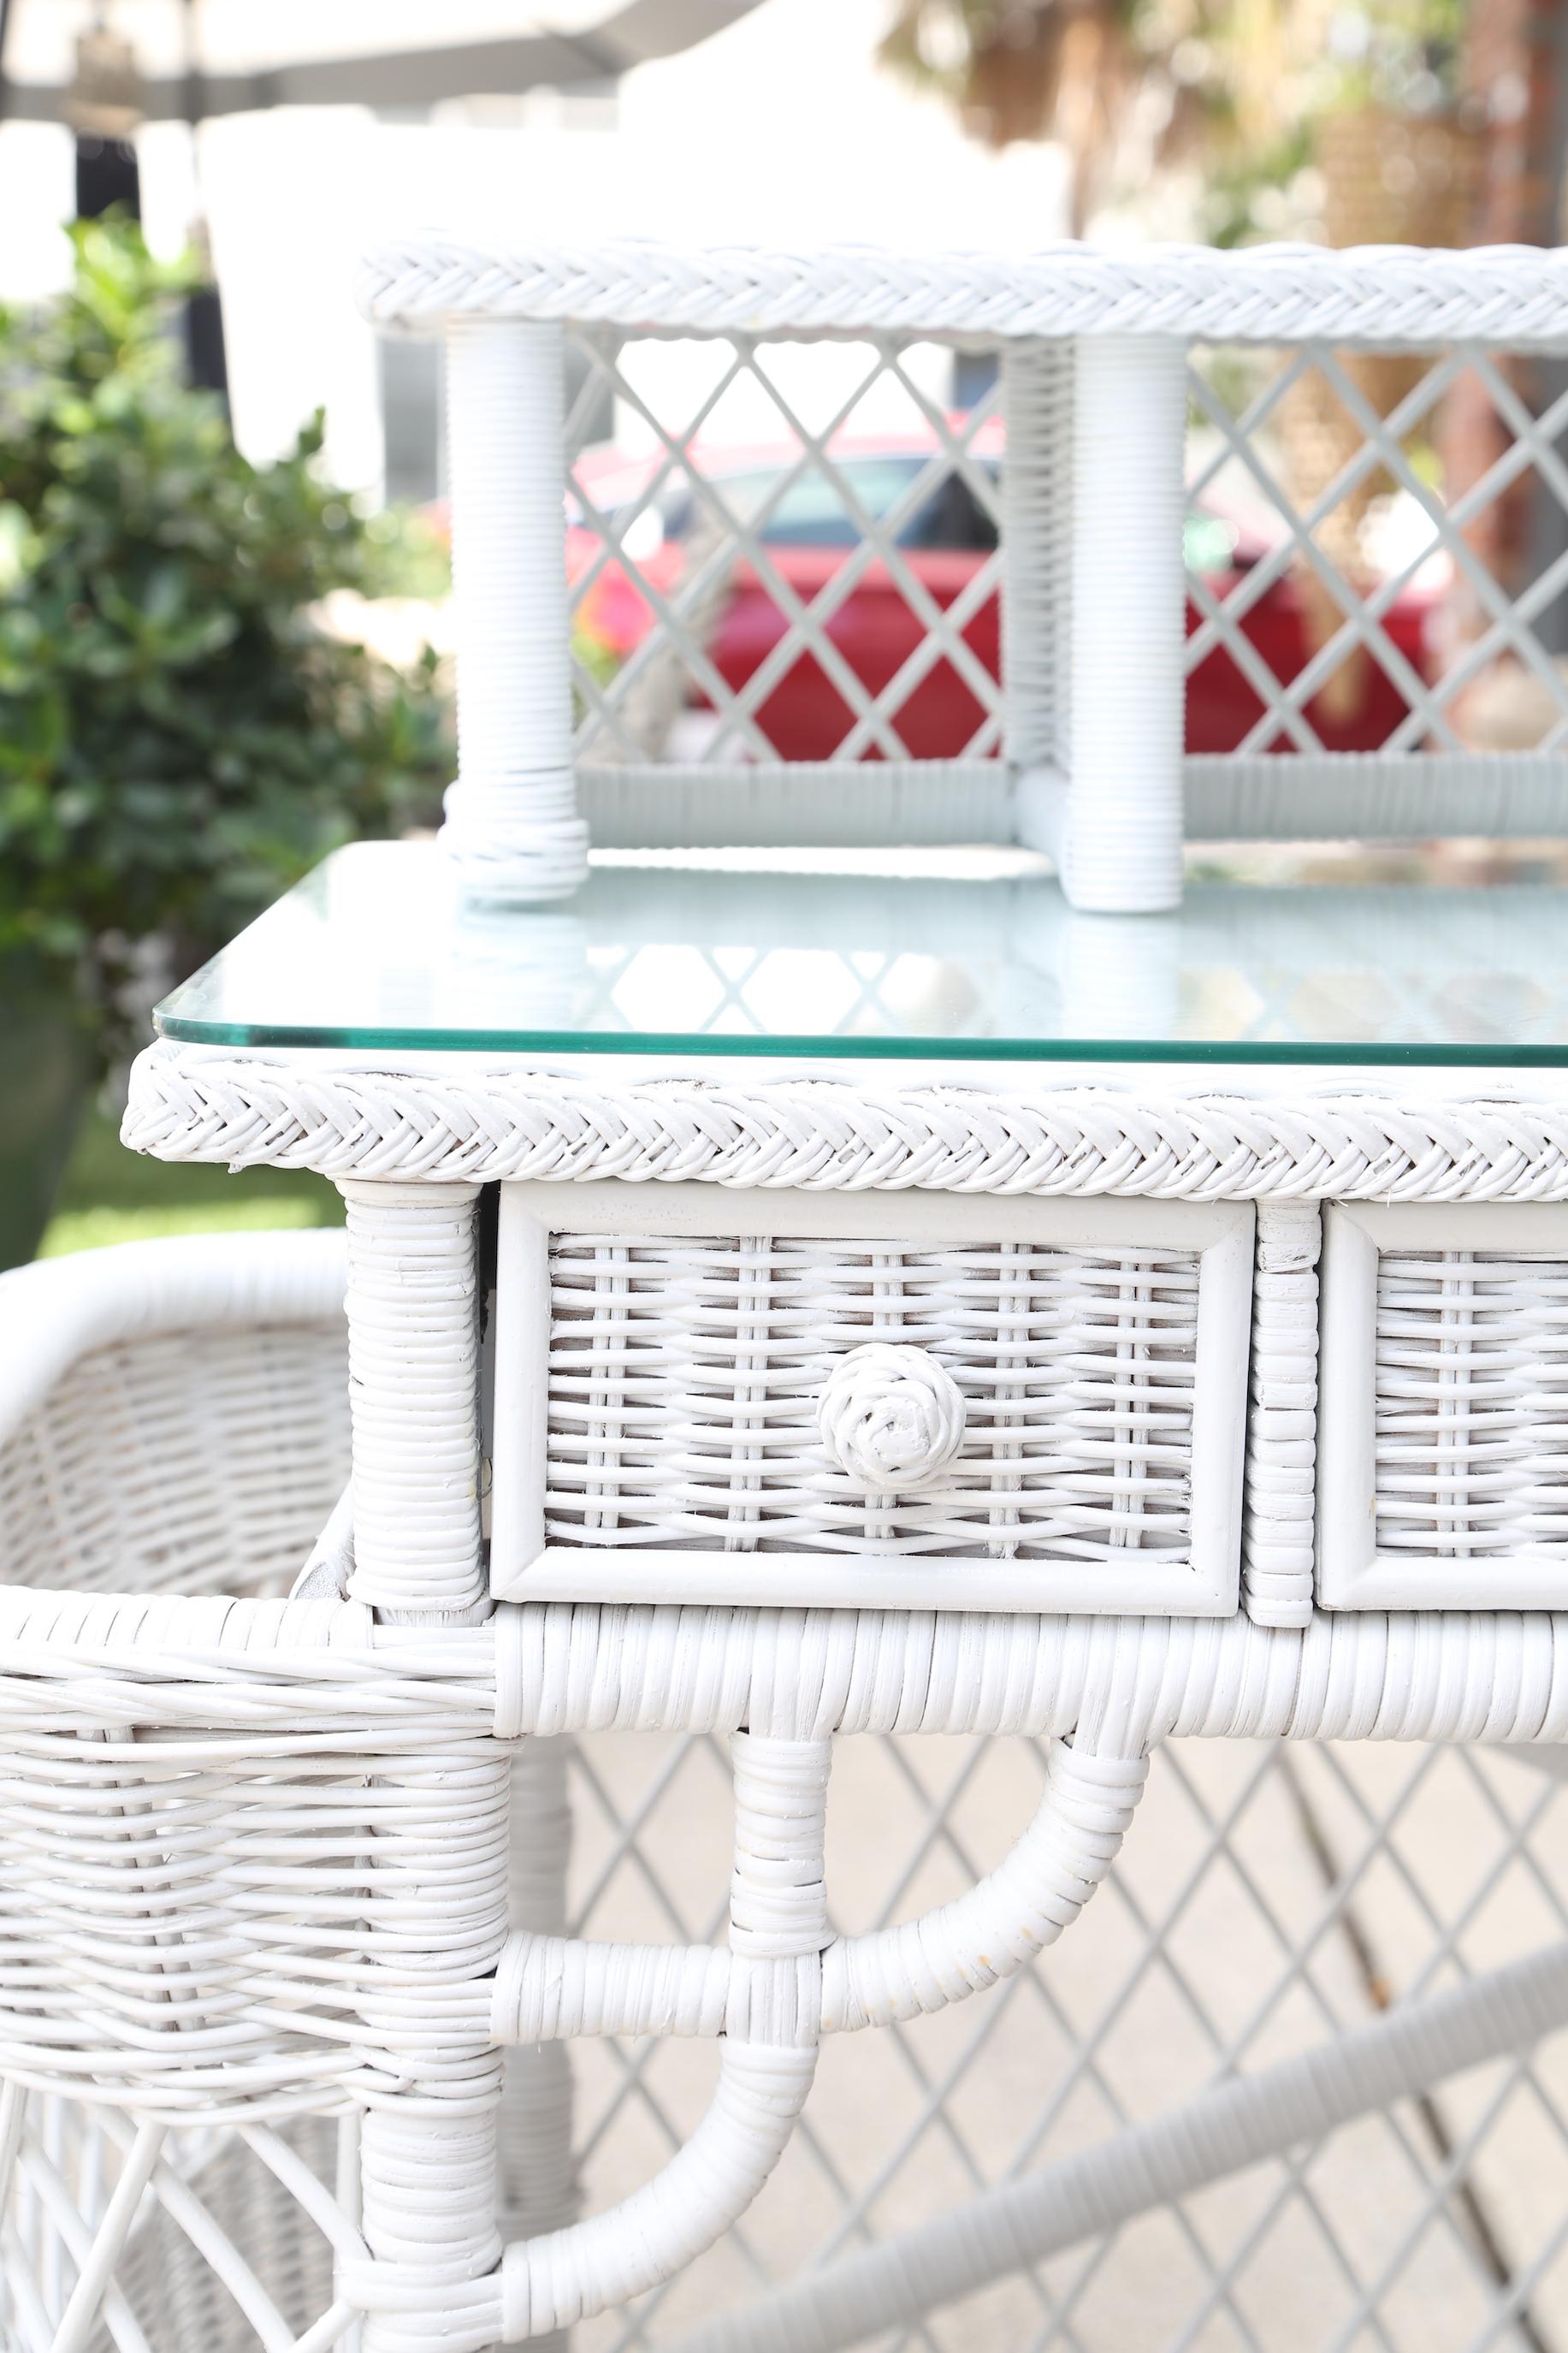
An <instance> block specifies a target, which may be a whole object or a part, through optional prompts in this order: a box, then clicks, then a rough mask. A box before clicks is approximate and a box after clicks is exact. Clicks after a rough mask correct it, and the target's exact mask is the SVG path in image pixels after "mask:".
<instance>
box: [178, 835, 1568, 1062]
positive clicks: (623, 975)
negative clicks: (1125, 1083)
mask: <svg viewBox="0 0 1568 2353" xmlns="http://www.w3.org/2000/svg"><path fill="white" fill-rule="evenodd" d="M846 869H848V870H849V871H845V870H846ZM1305 871H1321V867H1318V868H1312V869H1307V870H1305ZM1437 871H1438V873H1439V875H1441V872H1442V870H1441V869H1438V870H1437ZM155 1018H156V1024H157V1028H158V1029H159V1031H160V1033H161V1034H162V1035H163V1036H164V1037H166V1038H171V1039H179V1040H183V1041H186V1042H190V1043H195V1044H202V1045H211V1046H227V1047H237V1048H258V1049H260V1048H265V1049H272V1050H288V1049H290V1048H293V1049H306V1048H322V1047H326V1048H339V1049H344V1050H356V1051H368V1052H386V1053H405V1052H429V1051H439V1052H444V1053H476V1054H478V1053H489V1054H492V1055H513V1054H535V1053H537V1054H552V1055H553V1054H565V1053H572V1054H650V1053H651V1054H668V1055H700V1056H724V1057H728V1058H732V1059H745V1058H748V1057H752V1056H755V1057H758V1058H787V1057H792V1056H795V1057H803V1058H808V1059H811V1060H819V1059H824V1058H827V1059H835V1060H838V1059H843V1060H870V1061H877V1060H961V1061H973V1062H981V1063H983V1062H987V1061H991V1062H1032V1061H1037V1062H1049V1061H1064V1060H1066V1061H1085V1062H1104V1061H1129V1062H1177V1063H1179V1062H1192V1063H1208V1064H1225V1063H1235V1064H1256V1063H1280V1064H1290V1063H1320V1064H1365V1065H1367V1066H1368V1067H1369V1068H1386V1067H1388V1066H1391V1065H1401V1064H1405V1065H1409V1064H1430V1065H1438V1066H1443V1065H1448V1066H1459V1067H1463V1066H1479V1067H1485V1066H1492V1067H1509V1066H1512V1067H1516V1068H1552V1069H1555V1068H1568V886H1564V884H1563V883H1562V882H1561V881H1552V880H1547V881H1540V880H1531V879H1518V880H1511V881H1487V882H1483V883H1474V882H1471V883H1465V882H1451V881H1446V880H1442V879H1436V880H1407V881H1397V882H1368V881H1358V882H1342V881H1305V880H1302V881H1285V882H1279V881H1262V882H1259V881H1239V880H1225V881H1205V880H1201V879H1198V880H1193V881H1189V884H1188V888H1187V893H1186V897H1185V901H1184V904H1183V906H1182V908H1181V910H1180V912H1179V913H1174V914H1169V915H1152V916H1151V915H1144V916H1106V915H1089V914H1079V913H1075V912H1074V911H1073V910H1072V909H1071V908H1069V907H1068V905H1067V904H1066V902H1065V901H1064V900H1063V898H1062V896H1061V892H1060V891H1059V890H1058V886H1057V884H1056V882H1055V881H1053V880H1052V879H1050V877H1049V875H1048V873H1047V872H1046V871H1044V870H1043V868H1042V866H1041V865H1040V862H1039V861H1037V860H1029V859H1028V858H1027V857H1026V856H1025V855H1023V854H1022V853H1009V852H1006V851H994V852H980V851H969V852H965V851H954V852H944V853H941V855H940V857H938V856H936V855H935V854H932V853H924V854H921V853H912V852H911V853H908V854H906V855H905V856H904V857H902V858H901V859H900V858H899V857H897V856H893V855H888V856H884V857H882V858H880V859H879V860H878V861H877V863H876V866H875V867H874V868H873V866H872V865H871V862H870V861H869V860H855V859H853V858H852V857H850V856H847V855H846V854H843V853H840V854H839V855H838V856H837V857H836V858H829V857H827V856H826V855H825V856H824V857H823V858H822V859H820V860H815V861H814V860H812V859H811V857H810V856H809V854H808V853H804V852H790V853H784V854H780V853H774V854H773V860H772V862H770V863H768V864H765V865H760V864H759V855H758V853H751V855H750V856H749V857H746V856H742V855H741V854H738V853H735V854H731V855H729V856H725V855H722V854H720V853H707V854H706V855H704V856H700V857H699V856H698V855H696V854H693V856H692V857H691V858H690V859H689V860H687V861H685V862H679V861H678V860H677V857H676V856H675V855H674V854H672V853H668V852H667V853H662V854H660V855H658V856H649V857H647V858H646V859H643V860H632V859H631V858H630V857H629V856H628V855H627V854H626V853H616V854H613V855H610V856H601V857H600V858H599V859H598V860H596V861H595V866H594V870H593V871H592V872H591V874H590V876H589V879H588V881H587V882H586V883H585V884H584V887H583V889H582V890H581V891H580V892H578V893H577V894H576V896H575V897H574V898H573V899H571V900H569V901H566V902H563V904H561V905H560V906H557V907H551V908H541V909H504V908H497V907H487V906H479V905H475V904H474V903H472V902H469V901H467V900H466V899H465V898H464V896H463V894H462V893H461V892H460V891H459V889H458V884H457V881H456V878H455V876H454V874H453V872H452V870H451V869H450V867H449V866H448V864H447V860H446V859H445V857H444V855H443V853H442V852H441V851H440V850H438V849H436V848H435V847H434V846H433V845H426V844H413V843H384V842H375V843H363V844H361V845H359V846H358V847H356V848H353V849H343V850H340V851H339V852H338V853H337V854H336V856H334V857H332V858H330V859H328V860H326V862H325V863H324V864H323V865H321V866H320V867H318V868H317V870H316V871H315V872H314V873H312V874H310V875H308V876H307V877H306V879H305V880H304V881H302V882H300V884H299V885H298V886H297V887H296V888H295V889H294V890H292V891H290V892H289V893H288V894H287V896H286V897H284V898H282V899H280V900H279V902H277V904H276V905H275V906H273V907H271V908H269V909H268V912H267V913H265V914H264V915H262V916H260V917H259V918H258V920H257V922H255V923H252V924H251V925H250V927H249V929H248V930H247V931H245V932H243V933H241V934H240V935H239V936H238V938H237V939H236V940H234V941H233V942H232V943H231V944H230V945H229V946H227V947H226V948H225V949H224V950H223V951H222V952H221V954H219V955H216V956H215V957H214V958H213V959H212V961H211V962H210V963H208V964H206V965H204V966H203V967H202V969H201V970H200V971H199V972H197V973H195V974H194V975H193V976H192V977H191V978H190V979H189V980H187V981H185V982H184V983H183V984H182V985H181V986H180V987H178V988H176V989H175V990H174V992H173V994H172V995H171V996H169V997H166V998H165V999H164V1001H163V1004H162V1005H161V1006H160V1007H159V1008H158V1010H157V1014H156V1017H155Z"/></svg>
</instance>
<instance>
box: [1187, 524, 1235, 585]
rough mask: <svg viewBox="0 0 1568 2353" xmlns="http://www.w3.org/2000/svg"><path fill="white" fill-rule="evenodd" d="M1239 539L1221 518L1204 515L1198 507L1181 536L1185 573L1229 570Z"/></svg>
mask: <svg viewBox="0 0 1568 2353" xmlns="http://www.w3.org/2000/svg"><path fill="white" fill-rule="evenodd" d="M1240 536H1241V534H1240V533H1239V532H1238V531H1237V527H1236V525H1235V524H1234V523H1233V522H1226V519H1225V517H1224V516H1223V515H1215V514H1205V513H1204V512H1203V511H1202V509H1201V508H1199V509H1197V510H1196V511H1195V512H1194V513H1192V514H1190V515H1189V516H1188V517H1187V520H1186V524H1185V527H1184V531H1183V533H1182V547H1183V553H1184V555H1185V557H1186V562H1187V570H1188V571H1189V572H1201V573H1203V574H1205V575H1213V574H1215V573H1216V572H1229V571H1231V570H1232V569H1233V568H1234V566H1235V564H1236V549H1237V540H1238V539H1239V538H1240Z"/></svg>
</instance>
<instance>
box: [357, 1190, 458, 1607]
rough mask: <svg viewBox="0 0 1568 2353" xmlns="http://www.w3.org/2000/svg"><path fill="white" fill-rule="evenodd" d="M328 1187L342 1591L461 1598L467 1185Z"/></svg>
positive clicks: (394, 1598) (450, 1602)
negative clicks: (346, 1557) (342, 1472)
mask: <svg viewBox="0 0 1568 2353" xmlns="http://www.w3.org/2000/svg"><path fill="white" fill-rule="evenodd" d="M341 1190H342V1196H343V1199H344V1201H345V1202H346V1203H347V1205H348V1235H349V1286H348V1318H349V1402H350V1407H351V1410H352V1413H353V1440H354V1570H353V1580H352V1583H351V1585H350V1588H349V1589H350V1592H351V1595H352V1597H353V1599H354V1600H356V1601H368V1602H369V1603H370V1604H371V1605H372V1607H373V1608H374V1609H388V1610H395V1611H399V1612H401V1611H403V1610H409V1609H412V1610H419V1611H424V1610H438V1611H442V1612H458V1611H465V1610H468V1609H472V1608H474V1607H475V1606H476V1605H477V1604H478V1603H479V1602H481V1601H482V1600H483V1599H484V1591H485V1581H484V1571H483V1565H482V1562H481V1559H480V1554H479V1303H478V1298H477V1274H476V1269H475V1263H474V1208H475V1203H476V1202H477V1201H478V1199H479V1188H478V1187H477V1186H474V1185H380V1184H366V1183H363V1182H360V1181H357V1180H352V1181H350V1182H347V1183H345V1184H344V1185H343V1186H342V1187H341Z"/></svg>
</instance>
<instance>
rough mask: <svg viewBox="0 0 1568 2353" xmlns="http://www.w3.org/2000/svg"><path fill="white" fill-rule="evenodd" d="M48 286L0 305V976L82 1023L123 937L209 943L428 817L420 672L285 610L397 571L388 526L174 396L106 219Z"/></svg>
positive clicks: (158, 318)
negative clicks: (64, 984) (31, 307)
mask: <svg viewBox="0 0 1568 2353" xmlns="http://www.w3.org/2000/svg"><path fill="white" fill-rule="evenodd" d="M72 234H73V237H74V240H75V270H74V276H73V280H72V283H71V286H70V289H69V290H68V293H67V294H66V295H65V296H64V297H63V298H62V299H61V300H60V301H58V302H56V303H54V304H51V305H49V306H48V307H47V308H46V309H44V310H43V311H38V312H37V313H29V314H22V313H13V314H9V315H6V314H0V965H5V964H6V963H9V965H10V966H11V968H12V969H13V970H16V969H18V968H26V967H27V966H41V967H42V968H43V969H44V970H45V971H46V972H52V973H53V974H54V975H55V976H56V977H57V979H61V980H68V982H69V983H70V984H72V985H74V986H75V987H76V988H77V990H78V992H79V997H80V998H81V1000H82V1001H83V1003H84V1005H85V1006H87V1007H88V1008H89V1009H90V1010H91V1011H92V1012H93V1014H94V1015H95V1017H97V1018H101V1017H102V1016H103V1015H104V1013H105V1012H106V1010H107V1009H109V1008H110V1007H111V1003H112V996H113V987H114V982H115V978H116V971H117V965H118V963H119V961H120V959H121V958H122V956H123V955H124V953H125V948H126V945H127V944H128V943H131V942H134V941H136V940H138V939H141V938H143V937H145V936H146V935H147V934H150V933H159V934H164V935H166V936H168V937H169V938H171V939H173V940H175V941H178V942H181V943H184V944H186V946H187V948H197V947H205V946H206V945H208V944H212V943H213V942H215V941H216V940H218V939H220V938H222V937H224V936H226V935H227V934H229V933H231V932H232V931H233V930H234V929H235V928H236V926H237V924H239V923H242V922H243V921H245V920H246V919H247V917H248V916H249V915H250V914H252V913H254V912H255V911H256V910H257V908H258V906H260V905H263V904H265V903H266V902H268V900H270V899H271V898H273V897H275V896H276V895H277V893H278V892H279V890H280V889H281V888H282V887H284V886H285V885H287V884H288V883H289V882H290V881H293V880H294V879H295V878H296V877H297V876H298V875H299V874H300V873H301V872H302V871H304V870H305V868H307V867H308V866H310V864H312V863H313V862H314V861H315V860H317V859H319V858H321V856H323V855H324V854H325V852H326V851H327V850H329V849H331V848H333V847H335V846H336V845H337V844H338V843H339V842H341V841H343V840H345V839H352V838H355V837H360V836H363V835H369V834H378V833H387V832H393V831H396V830H399V829H401V828H402V827H404V826H405V825H406V824H407V823H409V822H411V821H413V820H414V819H416V818H429V817H430V816H431V815H433V813H434V811H435V809H436V807H437V799H438V794H439V788H440V786H441V784H442V782H443V781H444V780H445V778H446V777H447V776H449V774H450V773H451V770H450V756H451V755H450V750H449V746H448V744H447V707H446V702H445V698H444V696H443V694H442V692H441V691H440V685H439V681H438V679H437V672H436V664H435V659H434V657H433V656H428V655H427V656H426V658H425V659H424V660H423V661H422V663H421V664H420V665H418V666H417V667H416V669H415V670H414V671H413V672H411V673H409V674H403V673H400V672H398V671H396V670H393V669H391V668H390V667H389V666H388V665H387V664H386V663H385V662H384V661H382V660H379V659H377V658H376V657H374V655H373V654H371V653H370V652H368V651H367V650H366V649H364V648H363V647H361V646H358V645H353V644H345V643H343V642H342V640H341V639H340V638H334V637H331V636H329V635H327V634H325V633H324V632H323V631H322V630H321V628H320V627H319V626H318V625H317V624H316V622H315V621H314V620H313V619H312V617H311V616H310V607H311V606H312V605H313V604H314V603H315V602H316V601H317V600H318V599H319V598H321V597H322V596H326V595H327V594H328V593H329V592H330V591H331V590H334V589H341V588H348V589H353V590H357V591H359V592H360V593H361V594H363V595H365V596H375V595H384V594H387V593H389V592H391V591H392V590H394V589H399V588H401V589H404V590H405V591H406V590H408V589H409V588H411V587H415V588H416V587H419V586H426V585H427V583H428V565H429V563H430V561H431V560H432V559H431V557H430V554H429V553H428V551H426V554H425V557H424V561H425V563H426V580H425V581H424V582H420V581H416V580H414V579H413V578H411V575H410V572H409V565H410V561H411V559H412V557H413V556H414V555H415V554H416V549H415V548H414V544H413V542H412V540H411V535H410V526H409V525H407V524H405V523H402V522H399V521H398V520H397V519H396V518H395V517H393V518H387V517H375V518H366V517H364V516H363V515H362V514H361V513H360V512H357V510H356V509H355V507H354V505H353V503H352V502H351V501H350V500H349V499H347V498H346V497H344V496H343V495H342V494H341V493H340V492H338V491H334V490H333V489H332V488H331V485H330V484H329V483H327V482H326V481H325V480H323V479H322V476H321V470H320V465H319V458H320V452H321V418H320V417H317V418H316V419H315V420H314V421H313V422H312V423H311V424H310V426H308V427H306V429H305V430H304V431H303V432H302V433H301V435H300V439H299V443H298V446H297V447H296V448H295V449H294V450H293V451H292V452H291V453H290V454H289V456H288V457H286V458H283V459H280V460H279V461H278V462H277V463H276V464H273V465H267V466H252V465H250V464H249V463H247V460H246V459H244V458H242V457H241V456H240V455H239V453H238V451H237V449H236V448H235V446H234V443H233V440H232V438H231V437H230V434H229V430H228V425H227V421H226V417H225V415H224V412H223V408H222V405H221V403H220V402H218V401H217V400H216V399H215V398H214V397H213V396H211V395H208V394H204V393H196V392H192V391H190V390H189V389H187V388H186V386H185V385H184V384H183V382H182V381H181V376H180V365H179V346H178V342H177V338H176V337H175V336H174V333H173V332H172V330H173V324H174V322H173V317H172V312H173V307H174V303H175V301H177V298H178V296H179V294H180V293H181V291H182V290H183V289H184V286H185V285H186V284H187V283H188V279H187V277H186V275H185V272H184V269H183V268H170V267H168V266H166V265H162V264H159V263H157V262H155V261H153V259H151V258H150V257H149V255H148V253H147V250H146V248H145V247H144V245H143V244H142V239H141V236H140V234H139V232H138V231H137V230H135V229H134V228H133V227H130V226H129V225H125V224H114V223H107V224H106V223H101V222H98V223H90V224H89V223H83V224H79V226H78V227H77V228H76V229H75V230H74V231H73V232H72Z"/></svg>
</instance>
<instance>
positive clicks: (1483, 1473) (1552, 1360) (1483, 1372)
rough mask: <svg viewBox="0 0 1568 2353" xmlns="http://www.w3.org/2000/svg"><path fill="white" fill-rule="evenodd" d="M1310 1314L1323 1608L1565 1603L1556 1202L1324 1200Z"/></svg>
mask: <svg viewBox="0 0 1568 2353" xmlns="http://www.w3.org/2000/svg"><path fill="white" fill-rule="evenodd" d="M1321 1313H1322V1356H1321V1392H1320V1409H1319V1410H1320V1423H1319V1453H1318V1599H1319V1601H1320V1602H1321V1604H1322V1605H1323V1607H1324V1608H1326V1609H1563V1608H1565V1607H1568V1208H1556V1207H1552V1206H1548V1205H1545V1204H1540V1205H1537V1204H1533V1203H1521V1204H1518V1205H1507V1204H1505V1205H1501V1206H1499V1207H1496V1208H1493V1207H1490V1206H1488V1205H1484V1204H1482V1205H1470V1206H1460V1207H1457V1208H1456V1207H1450V1206H1447V1205H1445V1204H1438V1203H1421V1204H1418V1205H1412V1206H1410V1207H1408V1208H1371V1209H1363V1208H1330V1209H1328V1210H1326V1211H1325V1213H1324V1226H1323V1260H1322V1310H1321Z"/></svg>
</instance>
